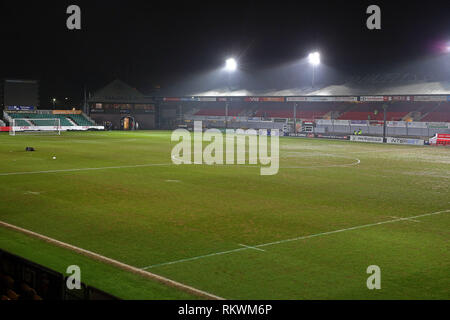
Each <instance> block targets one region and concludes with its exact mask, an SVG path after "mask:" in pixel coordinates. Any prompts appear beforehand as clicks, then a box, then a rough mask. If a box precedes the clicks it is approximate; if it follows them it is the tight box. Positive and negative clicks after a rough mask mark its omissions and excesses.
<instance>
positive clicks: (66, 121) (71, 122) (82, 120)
mask: <svg viewBox="0 0 450 320" xmlns="http://www.w3.org/2000/svg"><path fill="white" fill-rule="evenodd" d="M8 115H9V116H10V117H11V118H14V119H27V120H18V121H17V122H16V124H17V125H18V126H29V125H36V123H34V122H33V119H36V120H38V119H60V123H61V126H67V127H70V126H93V125H95V122H94V121H92V120H90V119H88V118H87V117H85V116H84V115H82V114H52V113H31V112H30V113H16V112H9V113H8ZM28 119H29V120H28ZM38 125H41V126H53V125H54V122H53V121H52V120H48V121H45V120H41V121H39V123H38Z"/></svg>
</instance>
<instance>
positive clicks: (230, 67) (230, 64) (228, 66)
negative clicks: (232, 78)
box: [225, 58, 237, 72]
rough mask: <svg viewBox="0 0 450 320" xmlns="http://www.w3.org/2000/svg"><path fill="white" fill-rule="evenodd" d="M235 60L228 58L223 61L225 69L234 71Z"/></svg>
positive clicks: (235, 66) (235, 67)
mask: <svg viewBox="0 0 450 320" xmlns="http://www.w3.org/2000/svg"><path fill="white" fill-rule="evenodd" d="M236 69H237V62H236V60H235V59H234V58H229V59H227V60H226V61H225V70H226V71H228V72H233V71H236Z"/></svg>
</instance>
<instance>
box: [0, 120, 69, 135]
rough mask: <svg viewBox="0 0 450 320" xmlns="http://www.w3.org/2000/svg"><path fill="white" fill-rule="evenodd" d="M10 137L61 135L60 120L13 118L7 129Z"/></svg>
mask: <svg viewBox="0 0 450 320" xmlns="http://www.w3.org/2000/svg"><path fill="white" fill-rule="evenodd" d="M9 134H10V135H11V136H15V135H19V134H50V135H52V134H56V135H60V134H61V119H58V118H50V119H40V118H39V119H35V118H32V119H30V118H13V119H12V123H11V125H10V128H9Z"/></svg>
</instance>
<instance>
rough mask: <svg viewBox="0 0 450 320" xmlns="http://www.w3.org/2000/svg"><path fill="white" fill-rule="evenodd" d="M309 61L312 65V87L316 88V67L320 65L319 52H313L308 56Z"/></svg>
mask: <svg viewBox="0 0 450 320" xmlns="http://www.w3.org/2000/svg"><path fill="white" fill-rule="evenodd" d="M308 61H309V63H310V64H311V65H312V83H311V86H312V87H313V88H314V76H315V69H316V66H318V65H319V64H320V53H319V52H317V51H316V52H312V53H310V54H309V56H308Z"/></svg>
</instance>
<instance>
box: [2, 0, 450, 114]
mask: <svg viewBox="0 0 450 320" xmlns="http://www.w3.org/2000/svg"><path fill="white" fill-rule="evenodd" d="M70 4H77V5H79V6H80V7H81V11H82V30H81V31H69V30H67V28H66V19H67V17H68V15H67V14H66V8H67V6H68V5H70ZM370 4H377V5H379V6H380V7H381V16H382V22H381V23H382V29H381V30H375V31H370V30H368V29H367V28H366V26H365V25H366V19H367V17H368V15H367V14H366V13H365V12H366V8H367V6H368V5H370ZM0 10H1V22H0V23H1V38H2V39H1V43H2V44H1V48H2V49H1V51H2V55H3V58H2V65H1V68H0V77H7V78H27V79H29V78H31V79H34V78H36V79H39V80H40V81H41V105H43V106H45V104H46V103H47V100H48V104H50V102H49V97H50V96H58V97H62V96H69V97H70V98H71V99H72V101H79V100H80V99H81V97H82V87H83V84H86V85H87V87H88V90H89V91H95V90H96V89H98V88H100V87H102V86H103V85H105V84H107V83H108V82H109V81H111V80H113V79H115V78H120V79H122V80H124V81H125V82H128V83H129V84H131V85H132V86H134V87H136V88H138V89H139V90H141V91H143V92H144V93H150V92H151V91H152V90H153V88H154V87H155V86H156V85H160V86H161V88H162V91H163V92H164V91H167V90H168V91H171V90H172V92H173V91H174V90H173V89H175V91H176V90H177V88H182V87H183V86H184V85H186V83H195V84H196V85H197V86H198V88H200V87H202V88H201V89H211V86H215V85H219V86H220V85H223V84H224V83H221V82H220V81H219V80H217V79H216V80H217V81H216V82H214V81H210V80H211V76H212V73H211V72H213V71H214V70H217V69H218V68H220V67H221V66H222V65H223V62H224V59H225V58H227V57H228V56H236V57H239V60H240V64H241V66H242V72H243V75H242V78H241V79H240V80H239V81H240V82H239V84H238V85H237V86H241V87H248V88H251V87H252V86H254V87H255V86H256V87H258V86H259V87H261V88H264V87H266V86H267V87H271V88H272V87H280V88H281V87H295V86H300V85H304V83H302V81H306V80H305V79H309V75H308V76H305V77H302V76H301V74H302V73H303V74H305V75H307V73H308V72H309V68H306V69H305V66H304V65H301V64H300V65H296V64H295V63H296V62H298V61H300V60H301V59H302V58H304V57H305V56H306V55H307V54H308V53H309V52H310V51H312V50H314V49H317V50H319V51H320V52H321V57H322V63H323V64H322V65H321V66H320V67H321V68H322V69H321V70H319V71H321V72H322V74H319V75H318V77H320V78H319V79H318V81H321V82H326V81H327V80H328V81H335V77H334V76H336V75H338V76H349V75H355V74H357V75H363V74H367V73H372V72H391V71H393V70H396V69H398V68H406V69H405V70H408V71H410V70H409V69H411V71H414V70H413V69H416V70H420V65H424V63H425V62H427V61H428V62H429V63H432V62H433V61H434V63H435V65H436V61H448V60H450V56H447V57H443V55H442V52H440V51H439V48H438V47H439V45H441V44H442V43H447V42H450V1H437V0H429V1H400V0H391V1H343V0H341V1H320V0H317V1H312V0H310V1H300V0H297V1H262V0H260V1H231V0H230V1H212V0H210V1H151V0H147V1H132V0H129V1H117V0H109V1H96V0H90V1H77V0H72V1H65V0H57V1H43V0H41V1H21V0H15V1H10V0H3V1H1V7H0ZM439 59H441V60H439ZM442 59H447V60H442ZM430 61H431V62H430ZM428 66H429V64H428ZM408 68H409V69H408ZM297 69H298V70H297ZM428 70H430V69H428ZM432 73H436V75H437V76H439V77H444V78H445V77H447V79H448V78H450V69H449V64H446V65H445V66H444V67H443V66H442V65H440V66H439V67H437V68H436V69H435V70H432ZM297 74H298V79H297V78H296V75H297ZM216 75H217V74H216ZM271 75H272V76H271ZM216 78H217V77H216ZM195 79H197V81H196V80H195ZM202 79H203V80H204V81H203V80H202ZM213 82H214V83H213ZM196 88H197V87H196Z"/></svg>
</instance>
